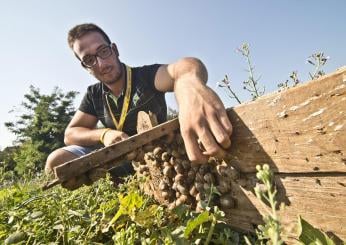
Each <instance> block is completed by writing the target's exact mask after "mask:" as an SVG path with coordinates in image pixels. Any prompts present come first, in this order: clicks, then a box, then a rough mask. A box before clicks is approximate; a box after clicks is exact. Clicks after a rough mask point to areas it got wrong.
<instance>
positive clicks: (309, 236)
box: [298, 216, 335, 245]
mask: <svg viewBox="0 0 346 245" xmlns="http://www.w3.org/2000/svg"><path fill="white" fill-rule="evenodd" d="M298 231H299V237H298V239H299V241H301V242H302V243H303V244H318V245H319V244H321V245H335V243H334V242H333V240H332V239H330V238H329V237H328V236H327V235H326V234H325V233H324V232H322V231H320V230H318V229H316V228H315V227H313V226H312V225H310V224H309V223H308V222H307V221H306V220H304V219H303V218H302V217H300V216H299V218H298Z"/></svg>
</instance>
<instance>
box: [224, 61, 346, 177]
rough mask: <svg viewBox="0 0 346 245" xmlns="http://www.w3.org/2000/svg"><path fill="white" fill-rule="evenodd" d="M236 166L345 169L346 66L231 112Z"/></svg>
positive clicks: (246, 169)
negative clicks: (266, 165) (265, 164)
mask: <svg viewBox="0 0 346 245" xmlns="http://www.w3.org/2000/svg"><path fill="white" fill-rule="evenodd" d="M228 114H229V117H230V119H231V122H232V124H233V129H234V130H233V131H234V133H233V135H232V147H231V150H230V154H231V155H232V164H233V165H235V166H237V168H238V169H240V170H241V171H242V172H246V173H251V172H255V171H256V170H255V166H256V165H257V164H263V163H268V164H269V165H270V166H271V168H272V169H273V170H274V171H275V172H284V173H285V172H286V173H292V172H297V173H299V172H343V173H345V172H346V67H344V68H343V69H340V70H338V71H336V72H335V73H333V74H331V75H328V76H324V77H321V78H319V79H317V80H314V81H311V82H308V83H306V84H302V85H300V86H297V87H294V88H290V89H288V90H286V91H283V92H280V93H277V92H276V93H272V94H269V95H267V96H263V97H261V98H259V99H258V100H256V101H253V102H250V103H246V104H241V105H239V106H236V107H234V108H231V109H230V110H228Z"/></svg>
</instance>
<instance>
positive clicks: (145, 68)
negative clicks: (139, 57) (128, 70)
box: [132, 63, 162, 72]
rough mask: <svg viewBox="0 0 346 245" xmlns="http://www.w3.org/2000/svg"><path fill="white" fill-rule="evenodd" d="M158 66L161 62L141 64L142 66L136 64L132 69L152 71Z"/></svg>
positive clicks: (135, 70)
mask: <svg viewBox="0 0 346 245" xmlns="http://www.w3.org/2000/svg"><path fill="white" fill-rule="evenodd" d="M160 66H162V64H158V63H155V64H150V65H143V66H136V67H132V70H133V71H134V72H152V71H155V72H156V71H157V69H159V68H160Z"/></svg>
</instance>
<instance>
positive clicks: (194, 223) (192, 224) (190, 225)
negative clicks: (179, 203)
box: [184, 211, 210, 238]
mask: <svg viewBox="0 0 346 245" xmlns="http://www.w3.org/2000/svg"><path fill="white" fill-rule="evenodd" d="M209 220H210V215H209V212H208V211H204V212H203V213H201V214H199V215H198V216H197V217H196V218H195V219H193V220H189V221H188V222H187V225H186V229H185V232H184V237H185V238H188V237H189V236H190V234H191V233H192V231H193V230H194V229H196V228H197V227H198V226H200V225H201V224H203V223H206V222H208V221H209Z"/></svg>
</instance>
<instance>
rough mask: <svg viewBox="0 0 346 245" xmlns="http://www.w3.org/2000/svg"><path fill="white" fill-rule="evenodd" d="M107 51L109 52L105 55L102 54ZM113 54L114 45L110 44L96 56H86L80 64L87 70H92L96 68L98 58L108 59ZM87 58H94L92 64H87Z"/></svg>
mask: <svg viewBox="0 0 346 245" xmlns="http://www.w3.org/2000/svg"><path fill="white" fill-rule="evenodd" d="M105 50H106V51H108V52H107V53H106V54H105V55H104V54H103V53H102V51H105ZM112 53H113V49H112V44H109V45H107V46H104V47H102V48H100V49H99V50H98V51H97V52H96V54H94V55H92V54H88V55H86V56H84V57H83V59H82V60H81V62H80V63H81V65H82V66H83V67H85V68H92V67H94V66H95V65H96V64H97V57H99V58H101V59H103V60H104V59H107V58H108V57H109V56H111V55H112ZM85 57H88V58H93V61H92V63H90V64H87V63H85Z"/></svg>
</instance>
